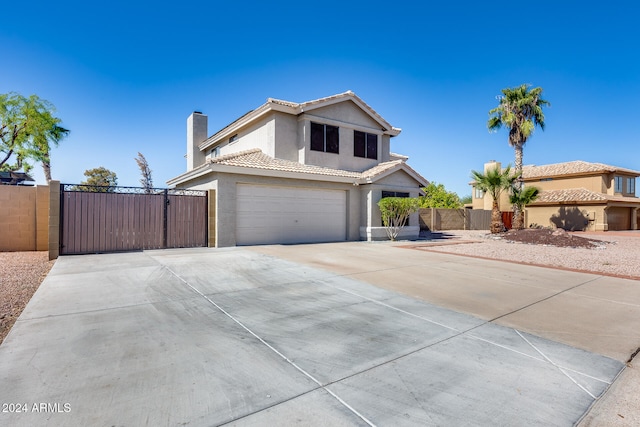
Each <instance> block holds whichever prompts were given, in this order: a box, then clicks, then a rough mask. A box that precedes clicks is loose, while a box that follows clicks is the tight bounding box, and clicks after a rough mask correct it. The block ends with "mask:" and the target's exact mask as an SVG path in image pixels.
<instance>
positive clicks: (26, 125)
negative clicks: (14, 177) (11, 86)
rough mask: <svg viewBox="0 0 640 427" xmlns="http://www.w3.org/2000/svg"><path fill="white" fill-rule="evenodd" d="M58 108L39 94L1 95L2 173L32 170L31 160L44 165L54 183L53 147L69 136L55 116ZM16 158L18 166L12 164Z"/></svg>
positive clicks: (0, 164) (0, 136)
mask: <svg viewBox="0 0 640 427" xmlns="http://www.w3.org/2000/svg"><path fill="white" fill-rule="evenodd" d="M54 112H55V107H54V106H53V104H51V103H50V102H48V101H46V100H44V99H40V98H39V97H38V96H36V95H31V96H30V97H28V98H25V97H24V96H22V95H19V94H17V93H13V92H11V93H7V94H0V121H1V123H0V170H12V171H15V170H19V169H23V170H24V171H25V172H28V171H30V170H31V168H32V165H31V164H30V163H29V160H33V161H36V162H40V163H42V167H43V170H44V174H45V177H46V178H47V180H48V181H50V180H51V155H50V152H51V144H53V145H58V143H59V142H60V141H61V140H62V139H63V138H64V137H65V136H67V135H68V134H69V130H68V129H65V128H63V127H62V126H61V125H60V123H61V120H60V119H59V118H57V117H54V116H53V113H54ZM14 157H15V163H13V164H12V163H9V161H10V160H11V159H12V158H14Z"/></svg>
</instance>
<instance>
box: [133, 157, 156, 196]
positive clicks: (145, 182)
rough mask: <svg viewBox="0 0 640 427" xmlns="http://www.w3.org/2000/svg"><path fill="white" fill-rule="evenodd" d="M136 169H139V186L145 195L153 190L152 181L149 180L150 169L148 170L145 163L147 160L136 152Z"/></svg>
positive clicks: (147, 165) (147, 164)
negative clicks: (140, 176)
mask: <svg viewBox="0 0 640 427" xmlns="http://www.w3.org/2000/svg"><path fill="white" fill-rule="evenodd" d="M135 161H136V163H137V164H138V167H139V168H140V175H142V178H140V184H141V185H142V187H144V189H145V192H146V193H151V191H152V189H153V179H152V178H151V168H149V163H147V159H145V157H144V156H143V155H142V153H141V152H139V151H138V157H136V158H135Z"/></svg>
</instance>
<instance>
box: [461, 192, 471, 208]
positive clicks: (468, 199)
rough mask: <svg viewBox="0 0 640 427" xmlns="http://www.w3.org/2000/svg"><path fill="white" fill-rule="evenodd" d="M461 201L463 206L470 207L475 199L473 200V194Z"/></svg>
mask: <svg viewBox="0 0 640 427" xmlns="http://www.w3.org/2000/svg"><path fill="white" fill-rule="evenodd" d="M460 201H461V202H462V204H463V205H468V204H470V203H473V198H471V194H467V195H466V196H464V197H463V198H461V199H460Z"/></svg>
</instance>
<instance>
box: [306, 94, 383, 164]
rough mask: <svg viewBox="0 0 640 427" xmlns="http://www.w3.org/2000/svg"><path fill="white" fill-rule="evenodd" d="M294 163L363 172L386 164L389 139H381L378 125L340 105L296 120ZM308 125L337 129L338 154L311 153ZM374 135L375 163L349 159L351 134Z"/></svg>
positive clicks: (347, 104) (352, 107) (354, 109)
mask: <svg viewBox="0 0 640 427" xmlns="http://www.w3.org/2000/svg"><path fill="white" fill-rule="evenodd" d="M298 121H299V122H300V124H299V126H298V146H299V154H298V159H297V160H298V161H299V162H300V163H304V164H309V165H316V166H324V167H329V168H334V169H342V170H349V171H364V170H366V169H369V168H371V167H373V166H375V165H377V164H378V163H380V162H383V161H387V160H389V146H390V145H389V136H388V135H383V134H382V130H381V129H380V125H379V124H378V123H377V122H376V121H375V120H373V119H372V118H371V117H370V116H369V115H368V114H366V113H365V112H364V111H362V110H361V109H360V107H358V106H357V105H356V104H354V103H353V102H350V101H349V102H341V103H338V104H332V105H329V106H326V107H322V108H318V109H315V110H312V111H310V112H309V113H304V114H302V115H300V116H299V117H298ZM311 122H314V123H322V124H329V125H332V126H337V127H338V128H339V139H340V153H339V154H335V153H324V152H321V151H312V150H311V148H310V147H311V130H310V129H311ZM354 130H358V131H362V132H367V133H372V134H376V135H378V159H377V160H374V159H367V158H362V157H356V156H354V155H353V131H354Z"/></svg>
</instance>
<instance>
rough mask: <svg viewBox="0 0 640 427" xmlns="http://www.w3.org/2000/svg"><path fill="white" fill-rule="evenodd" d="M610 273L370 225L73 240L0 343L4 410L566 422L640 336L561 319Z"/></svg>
mask: <svg viewBox="0 0 640 427" xmlns="http://www.w3.org/2000/svg"><path fill="white" fill-rule="evenodd" d="M505 265H506V266H508V267H505ZM599 281H601V282H600V287H601V288H603V287H606V288H609V289H618V290H620V289H623V288H625V287H627V288H629V286H627V285H628V284H627V283H625V281H624V280H623V279H613V278H603V277H601V276H594V275H589V274H580V273H571V272H566V271H559V270H548V269H543V268H536V267H528V266H516V265H510V264H504V263H496V262H490V261H482V260H472V259H468V258H463V257H456V256H450V255H444V254H433V253H425V252H419V251H411V250H406V249H400V248H397V247H394V246H393V245H390V244H371V243H364V242H354V243H342V244H327V245H304V246H269V247H256V248H229V249H186V250H167V251H147V252H137V253H123V254H107V255H85V256H67V257H62V258H60V259H59V260H58V261H57V262H56V264H55V266H54V268H53V269H52V271H51V273H50V274H49V276H48V277H47V278H46V279H45V281H44V283H43V284H42V285H41V287H40V289H39V290H38V291H37V293H36V295H35V296H34V298H33V299H32V301H31V302H30V303H29V305H28V306H27V308H26V310H25V311H24V312H23V314H22V316H21V317H20V319H19V320H18V322H16V325H15V326H14V328H13V329H12V331H11V333H10V334H9V336H8V337H7V338H6V340H5V342H4V343H3V344H2V345H1V346H0V383H1V384H2V387H0V402H1V403H2V404H3V405H5V404H6V405H7V406H6V410H5V407H4V406H3V408H1V409H3V411H2V412H0V425H12V426H21V425H24V426H37V425H70V426H86V425H131V426H134V425H135V426H140V425H149V426H164V425H167V426H173V425H188V426H211V425H224V424H228V425H237V426H245V425H246V426H248V425H323V426H325V425H381V426H382V425H393V426H396V425H492V426H495V425H505V426H506V425H544V426H549V425H558V426H570V425H573V424H574V423H576V422H577V421H578V420H580V418H581V417H582V416H583V414H584V413H585V412H586V411H587V410H588V409H589V407H590V406H591V405H592V404H593V403H594V401H596V399H597V398H598V397H599V396H600V395H601V394H602V393H603V392H604V391H606V390H607V388H608V387H609V385H610V384H611V383H612V382H613V380H614V379H615V378H616V376H617V375H618V373H619V372H620V371H621V369H622V368H623V366H624V363H623V362H624V360H622V359H623V358H624V357H622V356H623V355H624V354H625V351H627V347H632V346H633V345H635V344H632V343H631V342H632V341H633V340H635V339H636V338H637V337H638V332H637V324H636V327H635V331H633V332H631V337H629V335H627V336H626V338H625V339H623V338H622V337H618V339H617V340H616V339H612V338H610V337H609V335H617V334H618V333H621V331H615V333H614V332H607V333H602V332H601V333H599V334H596V336H595V337H592V338H591V339H590V340H589V339H580V338H579V337H580V336H581V334H583V333H585V332H584V331H588V330H589V328H591V327H593V326H592V324H593V323H595V320H594V321H591V322H587V323H588V324H587V325H586V326H585V327H584V331H582V330H581V331H578V332H571V331H569V332H570V333H568V334H564V333H563V331H564V329H565V328H569V326H568V325H569V324H574V325H575V324H581V322H579V321H577V320H580V319H573V320H571V321H570V320H567V319H566V317H567V316H574V314H573V312H572V310H577V309H576V308H575V307H576V305H579V304H576V300H577V299H580V298H584V299H585V301H591V300H593V299H595V300H598V301H596V302H600V301H599V297H598V296H597V295H596V294H597V292H598V289H597V288H598V282H599ZM620 292H622V291H620ZM563 298H564V300H563ZM615 298H616V295H612V294H610V295H609V297H608V299H607V300H608V301H612V300H613V299H615ZM603 300H604V299H603ZM563 301H564V302H563ZM636 301H637V300H636ZM432 303H435V304H437V305H434V304H432ZM604 304H605V305H606V303H604ZM537 306H538V307H541V308H542V309H544V310H543V312H544V313H546V316H547V318H545V319H541V318H539V316H536V315H535V313H534V312H532V311H531V310H533V309H534V308H535V307H537ZM634 310H635V311H634ZM638 310H640V308H639V307H638V305H635V306H633V307H631V308H629V310H627V312H625V314H624V315H625V316H626V315H629V316H636V317H635V318H636V319H637V318H638V317H637V315H638ZM578 311H579V310H578ZM591 314H593V313H591ZM612 315H613V316H614V317H615V316H616V314H612ZM585 316H586V314H585ZM588 317H591V316H588ZM599 319H600V318H599ZM614 320H615V319H614ZM599 321H600V322H602V321H606V320H599ZM547 325H553V327H552V328H551V330H544V331H542V330H543V329H545V328H546V327H547ZM609 326H610V325H609V324H608V323H606V324H604V325H603V324H600V325H599V331H603V328H605V330H608V329H607V328H609ZM541 331H542V332H541ZM625 333H626V331H625ZM634 334H635V335H634ZM565 335H566V336H565ZM556 336H563V337H565V339H562V340H558V339H557V337H556ZM549 338H551V339H549ZM589 341H591V342H593V341H603V343H600V344H590V345H579V344H577V343H580V342H587V344H588V342H589ZM605 350H606V351H605ZM626 357H628V354H627V356H626Z"/></svg>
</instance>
